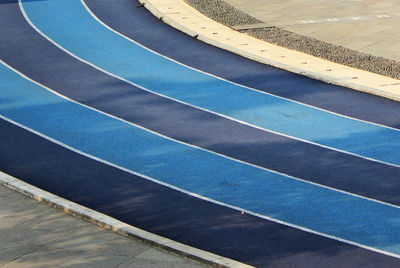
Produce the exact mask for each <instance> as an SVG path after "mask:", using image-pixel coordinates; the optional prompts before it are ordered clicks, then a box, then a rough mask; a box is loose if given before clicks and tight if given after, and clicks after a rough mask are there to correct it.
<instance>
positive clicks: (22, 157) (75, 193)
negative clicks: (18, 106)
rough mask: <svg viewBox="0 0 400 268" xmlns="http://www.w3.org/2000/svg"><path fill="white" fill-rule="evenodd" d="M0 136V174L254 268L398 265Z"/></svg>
mask: <svg viewBox="0 0 400 268" xmlns="http://www.w3.org/2000/svg"><path fill="white" fill-rule="evenodd" d="M0 8H1V7H0ZM0 140H1V141H2V142H1V143H0V170H1V171H3V172H5V173H8V174H10V175H12V176H15V177H17V178H20V179H22V180H24V181H25V182H27V183H30V184H33V185H35V186H37V187H40V188H42V189H44V190H46V191H49V192H52V193H54V194H56V195H59V196H62V197H64V198H67V199H69V200H71V201H74V202H76V203H79V204H81V205H84V206H86V207H89V208H92V209H94V210H97V211H99V212H102V213H105V214H107V215H110V216H111V217H114V218H117V219H119V220H121V221H124V222H126V223H129V224H132V225H134V226H137V227H139V228H142V229H145V230H147V231H150V232H153V233H156V234H159V235H162V236H164V237H168V238H171V239H173V240H176V241H179V242H182V243H185V244H189V245H192V246H195V247H197V248H201V249H204V250H208V251H211V252H214V253H216V254H220V255H223V256H226V257H230V258H233V259H237V260H239V261H242V262H245V263H249V264H251V265H255V266H257V267H321V266H324V267H399V265H400V259H396V258H392V257H389V256H386V255H383V254H379V253H375V252H371V251H368V250H364V249H361V248H358V247H354V246H350V245H347V244H344V243H341V242H338V241H335V240H331V239H327V238H323V237H320V236H317V235H313V234H310V233H306V232H303V231H300V230H297V229H293V228H290V227H287V226H283V225H280V224H277V223H274V222H270V221H267V220H264V219H261V218H258V217H254V216H250V215H247V214H245V215H241V213H240V212H239V211H235V210H232V209H229V208H225V207H222V206H219V205H215V204H212V203H210V202H206V201H203V200H200V199H197V198H194V197H191V196H189V195H186V194H183V193H180V192H177V191H175V190H172V189H169V188H166V187H164V186H161V185H158V184H155V183H153V182H151V181H148V180H145V179H143V178H141V177H138V176H135V175H133V174H130V173H127V172H124V171H121V170H119V169H116V168H113V167H110V166H108V165H105V164H102V163H100V162H98V161H95V160H92V159H89V158H87V157H84V156H82V155H80V154H78V153H75V152H72V151H70V150H68V149H66V148H64V147H62V146H59V145H57V144H55V143H52V142H50V141H48V140H46V139H44V138H42V137H39V136H37V135H35V134H33V133H31V132H29V131H27V130H24V129H22V128H19V127H17V126H15V125H13V124H11V123H9V122H7V121H5V120H2V119H0ZM5 141H6V142H5Z"/></svg>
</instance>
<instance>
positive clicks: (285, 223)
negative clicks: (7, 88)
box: [0, 114, 400, 258]
mask: <svg viewBox="0 0 400 268" xmlns="http://www.w3.org/2000/svg"><path fill="white" fill-rule="evenodd" d="M0 119H3V120H5V121H7V122H9V123H11V124H13V125H16V126H18V127H20V128H22V129H25V130H27V131H29V132H31V133H33V134H35V135H37V136H39V137H42V138H44V139H46V140H48V141H50V142H53V143H55V144H57V145H59V146H62V147H64V148H66V149H68V150H70V151H72V152H75V153H77V154H80V155H83V156H85V157H87V158H90V159H93V160H96V161H98V162H100V163H103V164H106V165H108V166H111V167H114V168H117V169H119V170H122V171H125V172H127V173H130V174H132V175H135V176H139V177H141V178H144V179H146V180H149V181H152V182H154V183H157V184H160V185H163V186H165V187H168V188H170V189H173V190H176V191H178V192H181V193H184V194H187V195H189V196H192V197H195V198H198V199H202V200H205V201H208V202H211V203H213V204H217V205H220V206H223V207H226V208H230V209H233V210H236V211H238V213H242V212H245V213H247V214H249V215H253V216H256V217H259V218H262V219H265V220H268V221H272V222H275V223H278V224H282V225H285V226H288V227H292V228H295V229H297V230H301V231H304V232H307V233H311V234H315V235H318V236H322V237H326V238H329V239H333V240H336V241H339V242H343V243H346V244H349V245H353V246H356V247H359V248H363V249H367V250H370V251H374V252H377V253H381V254H384V255H387V256H392V257H395V258H400V255H399V254H395V253H392V252H387V251H384V250H380V249H376V248H373V247H370V246H366V245H363V244H359V243H357V242H353V241H350V240H346V239H342V238H340V237H336V236H332V235H329V234H325V233H321V232H317V231H314V230H312V229H308V228H305V227H302V226H299V225H295V224H292V223H288V222H285V221H281V220H278V219H275V218H271V217H268V216H265V215H261V214H258V213H254V212H252V211H249V210H246V209H242V208H240V207H236V206H232V205H229V204H226V203H223V202H220V201H216V200H214V199H211V198H208V197H204V196H201V195H199V194H196V193H192V192H189V191H186V190H184V189H180V188H178V187H176V186H173V185H171V184H168V183H165V182H161V181H158V180H156V179H154V178H152V177H149V176H146V175H144V174H141V173H138V172H135V171H132V170H129V169H126V168H124V167H121V166H118V165H116V164H113V163H111V162H108V161H106V160H103V159H100V158H98V157H96V156H93V155H90V154H87V153H85V152H82V151H80V150H77V149H75V148H73V147H71V146H69V145H67V144H65V143H62V142H60V141H58V140H55V139H53V138H51V137H49V136H46V135H44V134H42V133H40V132H38V131H36V130H34V129H31V128H29V127H26V126H24V125H22V124H20V123H18V122H15V121H13V120H12V119H9V118H7V117H5V116H3V115H1V114H0ZM8 181H9V182H10V181H11V182H12V180H8Z"/></svg>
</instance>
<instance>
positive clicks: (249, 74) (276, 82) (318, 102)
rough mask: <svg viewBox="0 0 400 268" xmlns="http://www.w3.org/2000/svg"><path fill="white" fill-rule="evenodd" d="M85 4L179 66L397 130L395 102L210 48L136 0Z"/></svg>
mask: <svg viewBox="0 0 400 268" xmlns="http://www.w3.org/2000/svg"><path fill="white" fill-rule="evenodd" d="M85 2H86V3H87V4H88V6H89V7H90V9H91V10H92V11H93V12H94V13H95V14H96V15H97V16H98V17H99V18H100V19H101V20H102V21H103V22H105V23H106V24H108V25H109V26H111V27H112V28H114V29H115V30H117V31H118V32H120V33H122V34H124V35H126V36H128V37H130V38H132V39H134V40H136V41H138V42H139V43H141V44H143V45H145V46H147V47H149V48H151V49H153V50H155V51H157V52H159V53H161V54H163V55H166V56H168V57H171V58H173V59H176V60H178V61H180V62H182V63H184V64H187V65H189V66H193V67H195V68H197V69H200V70H203V71H206V72H209V73H212V74H215V75H217V76H220V77H223V78H225V79H228V80H230V81H233V82H236V83H239V84H242V85H246V86H249V87H253V88H257V89H259V90H263V91H266V92H269V93H272V94H276V95H278V96H282V97H285V98H289V99H293V100H297V101H300V102H302V103H307V104H310V105H313V106H316V107H320V108H323V109H327V110H329V111H333V112H337V113H340V114H344V115H348V116H352V117H355V118H359V119H363V120H367V121H371V122H376V123H379V124H384V125H387V126H391V127H395V128H400V116H399V115H400V105H399V103H398V102H395V101H392V100H388V99H385V98H380V97H376V96H372V95H369V94H365V93H362V92H357V91H355V90H349V89H347V88H343V87H339V86H334V85H330V84H327V83H324V82H320V81H316V80H313V79H310V78H306V77H303V76H300V75H296V74H291V73H289V72H286V71H283V70H280V69H277V68H273V67H269V66H266V65H263V64H259V63H256V62H254V61H251V60H247V59H245V58H242V57H240V56H237V55H234V54H232V53H229V52H226V51H223V50H220V49H216V48H215V47H212V46H209V45H206V44H204V43H202V42H198V41H197V40H194V39H193V38H191V37H189V36H187V35H185V34H183V33H181V32H178V31H176V30H175V29H173V28H171V27H169V26H167V25H165V24H163V23H161V22H159V21H158V20H157V19H156V18H154V16H153V15H151V14H150V13H149V12H147V11H146V10H144V9H145V8H137V5H138V2H137V1H129V0H115V1H113V3H112V5H111V4H110V2H109V1H106V0H85ZM182 43H185V44H187V45H186V46H182V45H181V44H182ZM205 55H207V56H205Z"/></svg>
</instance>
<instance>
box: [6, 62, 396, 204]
mask: <svg viewBox="0 0 400 268" xmlns="http://www.w3.org/2000/svg"><path fill="white" fill-rule="evenodd" d="M0 63H1V64H3V65H4V66H6V67H7V68H9V69H10V70H12V71H14V72H15V73H17V74H18V75H20V76H21V77H23V78H24V79H26V80H28V81H30V82H32V83H34V84H36V85H38V86H40V87H42V88H44V89H45V90H47V91H49V92H51V93H53V94H54V95H57V96H59V97H60V98H63V99H65V100H67V101H69V102H72V103H75V104H77V105H80V106H83V107H85V108H87V109H89V110H92V111H95V112H97V113H100V114H102V115H105V116H107V117H110V118H113V119H116V120H118V121H121V122H123V123H125V124H128V125H131V126H133V127H136V128H139V129H142V130H144V131H147V132H150V133H152V134H154V135H157V136H159V137H162V138H164V139H167V140H171V141H173V142H176V143H179V144H182V145H185V146H189V147H192V148H195V149H198V150H201V151H204V152H207V153H210V154H213V155H217V156H219V157H222V158H225V159H228V160H231V161H234V162H237V163H240V164H243V165H247V166H251V167H253V168H257V169H260V170H263V171H267V172H270V173H274V174H277V175H281V176H284V177H287V178H290V179H293V180H297V181H301V182H303V183H307V184H311V185H315V186H317V187H321V188H325V189H329V190H331V191H335V192H340V193H343V194H346V195H350V196H354V197H357V198H361V199H365V200H369V201H372V202H375V203H379V204H382V205H385V206H390V207H393V208H400V206H399V205H394V204H390V203H387V202H384V201H380V200H377V199H373V198H369V197H365V196H362V195H358V194H354V193H351V192H347V191H344V190H340V189H336V188H332V187H329V186H326V185H323V184H318V183H315V182H312V181H308V180H304V179H301V178H297V177H294V176H291V175H288V174H285V173H282V172H279V171H276V170H272V169H268V168H265V167H262V166H258V165H255V164H252V163H248V162H245V161H242V160H239V159H236V158H232V157H230V156H226V155H223V154H220V153H217V152H214V151H210V150H208V149H205V148H201V147H198V146H196V145H193V144H190V143H186V142H183V141H180V140H176V139H174V138H171V137H168V136H165V135H163V134H161V133H158V132H155V131H153V130H151V129H148V128H145V127H143V126H140V125H137V124H135V123H132V122H129V121H127V120H125V119H122V118H119V117H116V116H114V115H112V114H108V113H106V112H103V111H101V110H98V109H96V108H93V107H91V106H88V105H86V104H83V103H80V102H78V101H75V100H73V99H70V98H68V97H66V96H64V95H62V94H60V93H58V92H56V91H54V90H53V89H51V88H49V87H47V86H45V85H43V84H41V83H39V82H37V81H35V80H33V79H31V78H29V77H27V76H26V75H24V74H23V73H21V72H20V71H18V70H16V69H15V68H13V67H12V66H10V65H8V64H7V63H5V62H4V61H3V60H2V59H0Z"/></svg>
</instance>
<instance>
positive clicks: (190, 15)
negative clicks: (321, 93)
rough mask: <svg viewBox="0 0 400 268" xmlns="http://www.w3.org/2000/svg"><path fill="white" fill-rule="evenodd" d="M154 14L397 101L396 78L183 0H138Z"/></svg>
mask: <svg viewBox="0 0 400 268" xmlns="http://www.w3.org/2000/svg"><path fill="white" fill-rule="evenodd" d="M139 2H140V3H141V4H142V5H144V6H145V7H146V8H147V9H148V10H149V11H150V12H151V13H152V14H153V15H154V16H156V17H157V18H158V19H159V20H161V21H163V22H165V23H167V24H169V25H170V26H172V27H174V28H176V29H178V30H180V31H182V32H184V33H186V34H188V35H190V36H192V37H194V38H197V39H199V40H201V41H203V42H205V43H208V44H211V45H214V46H216V47H219V48H222V49H225V50H228V51H230V52H233V53H236V54H238V55H241V56H244V57H246V58H249V59H252V60H255V61H258V62H261V63H264V64H268V65H271V66H275V67H278V68H281V69H285V70H288V71H290V72H294V73H297V74H301V75H305V76H308V77H311V78H315V79H318V80H322V81H324V82H327V83H331V84H336V85H339V86H345V87H349V88H352V89H355V90H358V91H362V92H366V93H370V94H374V95H378V96H381V97H385V98H389V99H393V100H397V101H400V80H398V79H394V78H390V77H386V76H382V75H378V74H374V73H370V72H367V71H363V70H359V69H355V68H352V67H348V66H344V65H341V64H337V63H333V62H330V61H327V60H323V59H320V58H317V57H314V56H311V55H308V54H305V53H301V52H298V51H294V50H289V49H287V48H283V47H279V46H277V45H273V44H271V43H267V42H265V41H262V40H259V39H256V38H254V37H251V36H249V35H246V34H243V33H240V32H237V31H235V30H233V29H231V28H229V27H227V26H225V25H222V24H220V23H218V22H216V21H214V20H212V19H210V18H208V17H206V16H205V15H203V14H201V13H200V12H199V11H197V10H196V9H194V8H193V7H191V6H190V5H188V4H187V3H185V2H184V1H183V0H139Z"/></svg>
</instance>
